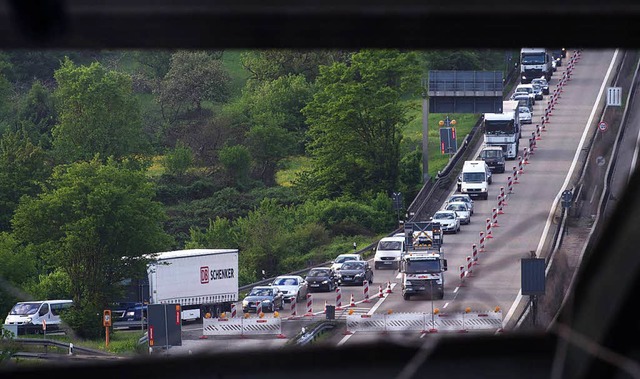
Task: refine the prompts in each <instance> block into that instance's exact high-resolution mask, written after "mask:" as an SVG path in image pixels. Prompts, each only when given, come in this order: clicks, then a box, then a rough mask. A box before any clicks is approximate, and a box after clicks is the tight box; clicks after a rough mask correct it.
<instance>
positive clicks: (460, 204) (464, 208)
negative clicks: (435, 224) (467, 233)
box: [444, 201, 471, 225]
mask: <svg viewBox="0 0 640 379" xmlns="http://www.w3.org/2000/svg"><path fill="white" fill-rule="evenodd" d="M444 209H445V210H448V211H455V212H456V214H457V215H458V218H459V219H460V223H461V224H464V225H468V224H470V223H471V210H470V209H469V204H467V203H465V202H464V201H454V202H451V203H448V204H447V206H446V207H445V208H444Z"/></svg>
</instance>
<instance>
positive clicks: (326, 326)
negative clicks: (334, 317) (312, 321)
mask: <svg viewBox="0 0 640 379" xmlns="http://www.w3.org/2000/svg"><path fill="white" fill-rule="evenodd" d="M335 327H336V323H335V322H330V321H325V322H321V323H320V324H318V325H316V326H315V327H314V328H313V329H312V330H310V331H308V332H306V333H303V334H302V335H300V336H299V337H298V338H297V340H296V342H295V343H296V345H298V346H304V345H308V344H309V343H311V342H313V341H314V340H315V339H316V338H318V337H319V336H320V335H321V334H322V333H324V332H326V331H328V330H332V329H334V328H335Z"/></svg>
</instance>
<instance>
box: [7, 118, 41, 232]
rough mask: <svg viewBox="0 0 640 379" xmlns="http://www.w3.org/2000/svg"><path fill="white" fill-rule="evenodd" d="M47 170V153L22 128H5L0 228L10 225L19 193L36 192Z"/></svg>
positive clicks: (32, 193) (21, 194) (9, 227)
mask: <svg viewBox="0 0 640 379" xmlns="http://www.w3.org/2000/svg"><path fill="white" fill-rule="evenodd" d="M50 174H51V164H50V162H49V159H48V157H47V154H46V153H45V152H44V151H43V150H42V148H40V147H39V146H36V145H34V144H33V143H32V142H31V140H30V139H29V137H28V135H27V133H26V132H25V131H24V130H20V131H18V132H6V133H5V134H4V135H3V136H2V137H1V138H0V231H9V230H10V229H11V225H10V220H11V216H12V215H13V212H14V210H15V209H16V208H17V206H18V201H19V200H20V197H21V196H23V195H31V196H34V195H36V194H38V193H39V192H40V185H41V183H42V182H44V180H45V179H46V178H48V177H49V175H50Z"/></svg>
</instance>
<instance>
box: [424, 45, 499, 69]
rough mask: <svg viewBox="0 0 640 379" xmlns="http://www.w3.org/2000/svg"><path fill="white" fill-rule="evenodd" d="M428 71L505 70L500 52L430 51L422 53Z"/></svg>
mask: <svg viewBox="0 0 640 379" xmlns="http://www.w3.org/2000/svg"><path fill="white" fill-rule="evenodd" d="M423 58H424V60H425V63H426V67H427V69H428V70H466V71H473V70H476V71H485V70H487V71H492V70H496V71H501V70H504V69H505V63H504V59H505V52H504V51H502V50H430V51H425V52H424V53H423Z"/></svg>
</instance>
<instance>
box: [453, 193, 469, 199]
mask: <svg viewBox="0 0 640 379" xmlns="http://www.w3.org/2000/svg"><path fill="white" fill-rule="evenodd" d="M457 198H462V199H467V200H473V199H472V198H471V196H469V195H467V194H457V195H451V196H450V197H449V200H451V199H457Z"/></svg>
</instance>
